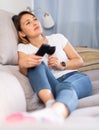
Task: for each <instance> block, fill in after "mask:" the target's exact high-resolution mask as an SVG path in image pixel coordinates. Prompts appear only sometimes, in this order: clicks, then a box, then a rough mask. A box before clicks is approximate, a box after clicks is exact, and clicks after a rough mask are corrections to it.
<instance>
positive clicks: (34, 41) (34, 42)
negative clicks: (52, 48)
mask: <svg viewBox="0 0 99 130" xmlns="http://www.w3.org/2000/svg"><path fill="white" fill-rule="evenodd" d="M29 40H30V43H31V44H32V45H34V46H36V47H38V48H39V47H40V46H41V45H42V44H43V43H48V41H47V39H46V37H45V36H43V35H39V36H37V37H35V38H31V39H29Z"/></svg>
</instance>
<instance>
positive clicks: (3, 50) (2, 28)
mask: <svg viewBox="0 0 99 130" xmlns="http://www.w3.org/2000/svg"><path fill="white" fill-rule="evenodd" d="M13 15H14V14H13V13H10V12H7V11H4V10H0V64H10V65H15V64H17V63H18V60H17V59H18V58H17V39H18V38H17V32H16V29H15V27H14V24H13V22H12V19H11V17H12V16H13Z"/></svg>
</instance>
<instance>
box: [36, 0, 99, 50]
mask: <svg viewBox="0 0 99 130" xmlns="http://www.w3.org/2000/svg"><path fill="white" fill-rule="evenodd" d="M98 5H99V0H43V1H40V0H34V9H35V10H38V8H39V9H40V10H43V11H48V12H50V13H51V15H52V16H53V18H54V20H55V26H54V27H53V28H52V29H49V30H46V29H44V32H45V33H46V34H51V33H62V34H64V35H65V36H66V37H67V38H68V39H69V40H70V42H71V43H72V44H73V45H74V46H88V47H92V48H99V23H98V22H99V16H98V15H99V14H98V12H99V9H98ZM36 12H37V14H38V17H39V18H40V20H41V22H42V18H41V12H42V11H36Z"/></svg>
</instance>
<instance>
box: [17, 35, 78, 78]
mask: <svg viewBox="0 0 99 130" xmlns="http://www.w3.org/2000/svg"><path fill="white" fill-rule="evenodd" d="M46 38H47V40H48V44H49V45H51V46H56V51H55V53H54V55H55V56H56V57H58V58H59V60H60V62H61V61H65V62H66V61H68V60H69V59H68V57H67V56H66V53H65V52H64V50H63V48H64V47H65V46H66V44H67V42H68V39H66V38H65V37H64V36H63V35H62V34H52V35H50V36H46ZM18 51H20V52H24V53H26V54H32V53H36V52H37V51H38V48H37V47H35V46H33V45H32V44H31V43H29V44H23V43H20V44H18ZM43 61H44V62H45V64H46V65H48V64H47V61H48V55H47V54H45V55H44V57H43ZM50 70H51V72H52V73H53V75H54V76H55V77H56V78H59V77H61V76H62V75H64V74H67V73H69V72H72V71H77V70H57V69H54V68H52V69H50Z"/></svg>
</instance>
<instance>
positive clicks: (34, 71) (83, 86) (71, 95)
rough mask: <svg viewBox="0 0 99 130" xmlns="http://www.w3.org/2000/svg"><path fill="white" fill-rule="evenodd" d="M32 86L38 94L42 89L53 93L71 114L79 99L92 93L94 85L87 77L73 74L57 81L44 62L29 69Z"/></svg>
mask: <svg viewBox="0 0 99 130" xmlns="http://www.w3.org/2000/svg"><path fill="white" fill-rule="evenodd" d="M28 78H29V81H30V84H31V86H32V88H33V90H34V92H36V93H37V94H38V92H39V91H40V90H42V89H49V90H51V91H52V93H53V95H54V97H55V100H56V101H57V102H62V103H64V104H65V105H66V106H67V107H68V109H69V112H70V113H71V112H72V111H73V110H74V109H76V107H77V105H78V99H79V98H83V97H85V96H89V95H91V93H92V85H91V82H90V80H89V78H88V76H87V75H85V74H82V73H79V72H73V73H69V74H66V75H64V76H62V77H60V78H58V79H56V78H55V77H54V76H53V74H52V73H51V71H50V69H49V68H48V67H47V66H46V65H45V64H44V63H43V62H42V63H41V64H40V65H39V66H37V67H35V68H29V69H28Z"/></svg>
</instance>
